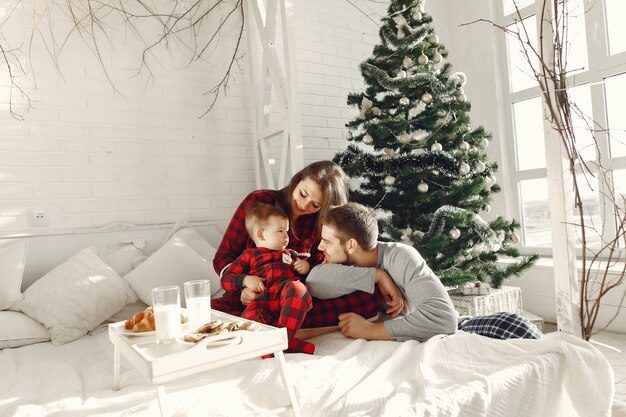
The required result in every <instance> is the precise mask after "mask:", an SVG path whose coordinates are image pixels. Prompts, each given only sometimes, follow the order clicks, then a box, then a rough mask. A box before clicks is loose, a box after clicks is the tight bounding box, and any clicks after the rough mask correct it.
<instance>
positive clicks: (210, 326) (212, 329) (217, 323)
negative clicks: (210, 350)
mask: <svg viewBox="0 0 626 417" xmlns="http://www.w3.org/2000/svg"><path fill="white" fill-rule="evenodd" d="M223 328H224V323H222V321H221V320H213V321H212V322H209V323H207V324H205V325H204V326H200V327H199V328H198V330H196V333H209V334H211V333H217V332H219V331H221V330H222V329H223ZM216 329H217V330H216Z"/></svg>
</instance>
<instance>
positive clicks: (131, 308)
mask: <svg viewBox="0 0 626 417" xmlns="http://www.w3.org/2000/svg"><path fill="white" fill-rule="evenodd" d="M147 307H148V305H147V304H146V303H144V302H143V301H141V300H137V301H135V302H134V303H131V304H126V305H125V306H124V307H122V309H121V310H120V311H118V312H117V313H115V314H113V315H112V316H111V317H109V318H108V319H107V320H106V322H107V323H117V322H118V321H126V320H128V319H129V318H131V317H132V316H134V315H135V314H136V313H139V312H140V311H144V310H145V309H146V308H147Z"/></svg>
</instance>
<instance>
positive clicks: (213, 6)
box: [0, 0, 244, 120]
mask: <svg viewBox="0 0 626 417" xmlns="http://www.w3.org/2000/svg"><path fill="white" fill-rule="evenodd" d="M20 4H21V1H16V3H15V4H14V7H13V9H12V10H15V9H16V8H17V7H18V6H19V5H20ZM224 8H227V10H223V9H224ZM57 12H61V13H63V14H64V15H65V16H67V17H68V19H70V21H71V22H72V27H71V28H70V29H69V30H67V31H66V32H65V33H63V32H61V31H60V30H59V29H58V28H57V27H55V26H54V25H53V22H54V13H57ZM9 17H10V16H7V18H5V20H4V21H7V20H8V18H9ZM218 18H219V23H218V24H217V25H215V24H214V20H215V19H218ZM116 19H118V20H116ZM120 20H121V22H122V25H123V26H124V27H125V28H126V29H129V30H130V32H131V33H133V34H134V35H135V36H136V38H137V40H139V41H140V42H141V43H142V44H143V45H145V47H144V48H143V50H142V52H141V55H140V57H139V64H138V68H137V72H136V74H137V75H140V74H142V73H143V74H147V78H148V80H150V79H152V78H153V77H154V73H153V71H152V69H151V62H152V61H157V62H158V59H157V58H156V54H155V53H154V52H155V51H156V48H157V47H163V48H173V47H177V48H180V50H181V51H183V52H186V53H189V54H190V58H189V61H188V64H187V65H192V64H194V63H195V62H198V61H202V62H207V61H208V59H209V57H210V53H209V51H210V50H212V49H215V48H216V47H217V46H218V42H220V41H223V37H221V36H222V35H223V33H224V31H225V30H226V27H227V24H230V23H231V22H232V23H233V24H234V25H236V27H237V33H236V39H235V42H234V46H233V52H232V54H230V58H229V61H228V65H226V69H225V70H224V74H223V75H222V76H221V77H220V79H219V81H218V82H217V83H216V84H215V85H213V86H212V87H211V88H209V90H208V92H207V93H206V95H208V96H209V103H208V105H207V110H206V111H205V112H204V113H203V114H202V115H201V116H200V117H202V116H204V115H206V114H207V113H208V112H209V111H210V110H211V109H212V108H213V106H214V105H215V103H216V101H217V99H218V98H219V95H220V93H224V94H225V93H226V90H227V88H228V84H229V82H230V80H231V79H232V70H233V66H234V64H235V63H237V62H238V60H239V59H240V58H241V56H242V53H241V50H240V48H241V40H242V36H243V28H244V10H243V0H213V1H211V0H195V1H193V2H191V3H188V2H183V1H180V0H176V1H173V2H170V1H164V0H163V1H159V0H157V1H155V2H150V1H146V0H63V1H58V0H57V1H55V0H49V1H47V2H45V3H44V6H43V7H42V8H41V10H34V11H33V22H32V25H33V26H32V30H31V34H30V39H29V42H28V48H29V54H28V57H22V58H21V59H22V60H24V61H28V62H30V63H32V59H31V58H30V57H31V55H30V54H31V53H32V50H31V48H30V47H31V45H32V44H33V40H34V39H35V38H37V39H41V40H42V42H43V46H44V48H45V50H46V51H47V53H48V55H49V56H50V58H51V60H52V62H53V64H54V65H55V67H56V68H57V69H58V70H59V73H61V76H63V75H62V71H61V70H60V62H59V60H60V57H61V53H62V51H63V50H64V47H65V45H66V44H67V43H68V41H69V40H70V39H73V38H76V37H78V38H79V39H80V40H81V41H82V43H83V45H85V46H86V47H87V48H88V49H89V50H90V51H91V53H92V54H93V55H94V57H95V58H96V60H97V61H98V63H99V65H100V67H101V68H102V70H103V72H104V74H105V77H106V78H107V80H108V82H109V84H110V85H111V87H112V88H113V89H114V90H115V91H116V92H117V93H119V94H120V95H123V94H122V92H120V91H119V90H118V89H117V87H116V83H115V81H114V80H113V77H112V76H111V74H110V68H109V67H108V65H107V64H106V61H105V50H106V48H105V47H110V46H111V45H113V42H112V41H111V38H110V34H111V33H113V31H115V30H116V29H117V28H118V27H119V21H120ZM154 23H156V24H157V26H158V27H160V30H159V32H158V33H157V34H156V35H155V34H154V33H152V34H151V33H149V28H152V27H153V24H154ZM1 27H2V25H1V24H0V29H1ZM205 29H207V30H205ZM6 45H8V43H7V42H6V40H5V39H4V38H3V37H2V35H1V33H0V57H2V58H3V61H4V62H5V64H6V65H7V68H8V72H9V77H10V80H11V88H12V90H11V91H12V94H17V93H19V94H20V95H21V97H22V98H23V99H24V100H25V101H26V103H27V104H28V108H27V109H26V111H28V109H29V108H30V107H31V106H30V104H31V101H30V98H29V96H28V93H27V90H26V89H25V88H24V87H23V85H21V84H20V82H21V80H20V78H19V77H18V74H17V72H20V74H23V75H26V72H25V71H23V67H22V64H21V62H20V56H19V53H20V52H21V51H20V49H11V48H10V47H8V46H6ZM0 62H2V60H0ZM220 64H221V62H220ZM30 76H31V77H33V81H34V82H35V86H36V81H35V75H34V73H33V74H31V75H30ZM12 97H13V95H12ZM9 108H10V111H11V114H12V116H13V117H15V118H17V119H20V120H21V119H22V118H23V116H24V114H20V113H18V112H17V111H16V106H15V103H14V102H13V101H12V100H11V101H10V103H9Z"/></svg>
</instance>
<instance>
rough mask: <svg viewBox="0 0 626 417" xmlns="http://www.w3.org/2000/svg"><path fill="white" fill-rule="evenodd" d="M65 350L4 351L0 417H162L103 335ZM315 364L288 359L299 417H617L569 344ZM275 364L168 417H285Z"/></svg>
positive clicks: (461, 338)
mask: <svg viewBox="0 0 626 417" xmlns="http://www.w3.org/2000/svg"><path fill="white" fill-rule="evenodd" d="M95 333H96V334H92V335H87V336H85V337H83V338H81V339H79V340H77V341H75V342H72V343H69V344H67V345H63V346H52V345H51V344H50V343H42V344H38V345H31V346H25V347H22V348H19V349H5V350H3V351H0V416H28V417H31V416H35V417H36V416H63V417H66V416H69V417H75V416H94V415H97V416H123V415H133V416H135V415H137V416H158V415H159V406H158V402H157V399H156V393H155V389H154V387H153V386H152V385H150V384H149V383H147V382H146V380H145V379H144V378H143V377H142V376H141V375H140V374H139V373H138V372H137V371H136V370H134V369H133V368H132V366H131V365H130V364H129V363H128V362H126V361H125V360H124V359H122V377H121V389H120V390H119V391H113V390H112V389H111V385H112V379H113V376H112V375H113V372H112V369H113V364H112V358H113V354H112V351H113V348H112V345H111V344H110V342H109V341H108V336H107V333H106V331H104V330H103V329H102V328H101V329H100V330H99V331H97V332H95ZM313 341H314V342H315V343H316V345H317V353H316V355H315V356H310V355H305V354H287V355H286V359H287V365H288V372H289V375H290V377H291V380H292V381H293V383H294V386H295V392H296V396H297V397H298V400H299V401H300V405H301V409H302V415H303V416H320V417H322V416H324V417H327V416H338V417H339V416H341V417H345V416H463V417H466V416H502V417H505V416H506V417H516V416H519V417H533V416H537V417H548V416H549V417H558V416H563V417H575V416H581V417H595V416H606V417H609V416H610V407H611V402H612V399H613V382H614V381H613V372H612V369H611V367H610V365H609V364H608V362H607V361H606V359H605V358H604V357H603V356H602V354H601V353H600V352H598V351H597V349H595V348H594V347H593V346H592V345H590V344H588V343H586V342H583V341H580V340H578V339H576V338H574V337H572V336H569V335H566V334H562V333H554V334H548V335H546V336H545V337H544V338H543V339H541V340H538V341H537V340H511V341H498V340H493V339H488V338H485V337H481V336H477V335H472V334H467V333H463V332H457V333H456V334H454V335H452V336H447V337H435V338H433V339H431V340H429V341H428V342H426V343H418V342H414V341H408V342H404V343H399V342H366V341H363V340H350V339H345V338H344V337H343V336H342V335H341V334H339V333H333V334H330V335H325V336H320V337H318V338H315V339H314V340H313ZM275 361H276V359H266V360H261V359H254V360H248V361H245V362H241V363H237V364H234V365H231V366H228V367H224V368H219V369H216V370H214V371H212V372H209V373H206V374H202V375H197V376H195V377H191V378H186V379H182V380H178V381H175V382H172V383H169V384H167V385H166V393H167V394H166V399H167V407H168V411H169V412H170V414H171V415H173V416H236V417H240V416H259V415H268V416H270V415H271V416H273V415H280V416H289V415H291V410H290V408H289V399H288V396H287V393H286V391H285V390H284V389H283V386H282V382H281V378H280V376H279V373H278V370H277V368H276V367H275Z"/></svg>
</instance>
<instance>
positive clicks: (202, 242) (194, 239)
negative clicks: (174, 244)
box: [170, 227, 222, 295]
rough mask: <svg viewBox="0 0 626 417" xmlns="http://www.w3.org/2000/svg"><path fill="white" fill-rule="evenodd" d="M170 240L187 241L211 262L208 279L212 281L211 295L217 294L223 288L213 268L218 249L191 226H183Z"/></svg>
mask: <svg viewBox="0 0 626 417" xmlns="http://www.w3.org/2000/svg"><path fill="white" fill-rule="evenodd" d="M170 240H173V241H183V242H185V243H186V244H187V245H188V246H189V247H190V248H192V249H193V250H195V251H196V252H197V253H198V255H200V256H202V258H203V259H204V260H205V261H207V262H208V263H209V264H210V268H209V271H208V279H209V280H210V281H211V295H215V294H216V293H217V292H218V291H220V290H221V289H222V286H221V284H220V277H219V275H217V274H216V273H215V270H214V269H213V258H214V257H215V253H216V252H217V249H215V248H214V247H213V246H212V245H211V244H210V243H209V242H207V240H206V239H205V238H204V237H203V236H202V235H201V234H200V233H198V231H197V230H195V229H192V228H190V227H183V228H181V229H179V230H178V231H177V232H176V233H174V234H173V235H172V237H171V239H170Z"/></svg>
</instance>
